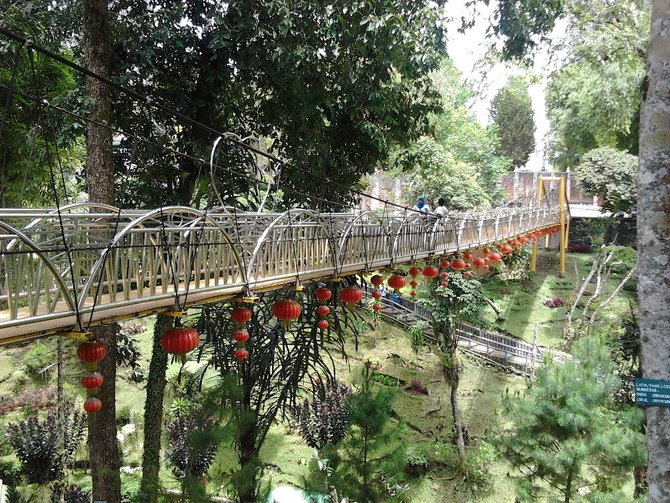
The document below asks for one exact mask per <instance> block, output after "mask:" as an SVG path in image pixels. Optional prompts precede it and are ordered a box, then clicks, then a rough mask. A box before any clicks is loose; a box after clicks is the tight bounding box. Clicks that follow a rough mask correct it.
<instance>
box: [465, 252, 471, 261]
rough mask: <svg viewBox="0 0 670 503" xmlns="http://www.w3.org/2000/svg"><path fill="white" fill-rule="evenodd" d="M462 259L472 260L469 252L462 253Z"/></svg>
mask: <svg viewBox="0 0 670 503" xmlns="http://www.w3.org/2000/svg"><path fill="white" fill-rule="evenodd" d="M463 259H464V260H472V253H470V252H469V251H466V252H465V253H463Z"/></svg>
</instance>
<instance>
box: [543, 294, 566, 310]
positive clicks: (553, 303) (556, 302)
mask: <svg viewBox="0 0 670 503" xmlns="http://www.w3.org/2000/svg"><path fill="white" fill-rule="evenodd" d="M543 304H544V305H545V306H547V307H549V308H552V309H553V308H556V307H563V306H565V302H563V299H561V298H560V297H554V298H553V299H549V300H545V301H544V302H543Z"/></svg>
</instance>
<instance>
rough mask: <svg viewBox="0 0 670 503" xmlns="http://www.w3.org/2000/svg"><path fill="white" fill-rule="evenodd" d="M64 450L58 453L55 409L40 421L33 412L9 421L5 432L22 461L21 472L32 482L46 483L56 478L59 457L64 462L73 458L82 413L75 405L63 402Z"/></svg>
mask: <svg viewBox="0 0 670 503" xmlns="http://www.w3.org/2000/svg"><path fill="white" fill-rule="evenodd" d="M63 417H64V419H65V422H64V428H63V429H64V438H65V444H64V451H63V452H62V453H60V447H59V445H58V427H57V426H58V417H57V412H56V411H50V412H49V413H48V414H47V415H46V416H45V418H44V420H43V421H40V420H39V418H38V417H37V415H32V416H30V417H28V418H26V419H24V420H22V421H17V422H15V423H9V424H8V425H7V429H6V432H5V435H6V437H7V440H8V442H9V443H10V445H11V446H12V447H13V448H14V450H15V451H16V455H17V457H18V458H19V460H20V461H21V466H22V469H23V472H24V473H25V474H26V475H27V477H28V480H29V481H30V482H32V483H37V484H45V483H47V482H51V481H53V480H56V477H57V475H58V473H57V472H58V458H59V456H62V461H63V465H67V464H68V463H70V462H71V461H72V458H73V457H74V454H75V452H76V451H77V447H78V446H79V444H80V443H81V441H82V439H83V434H84V423H85V420H86V418H85V415H84V413H80V412H78V411H76V410H75V409H74V407H73V406H72V404H70V403H66V404H64V406H63Z"/></svg>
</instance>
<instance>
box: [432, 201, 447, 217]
mask: <svg viewBox="0 0 670 503" xmlns="http://www.w3.org/2000/svg"><path fill="white" fill-rule="evenodd" d="M446 203H447V202H446V201H445V200H444V197H441V198H439V199H438V200H437V207H436V208H435V212H434V213H433V215H435V216H436V217H443V216H445V215H446V214H447V208H446V207H445V206H444V205H445V204H446Z"/></svg>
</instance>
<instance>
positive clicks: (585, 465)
mask: <svg viewBox="0 0 670 503" xmlns="http://www.w3.org/2000/svg"><path fill="white" fill-rule="evenodd" d="M613 371H614V364H613V362H612V360H611V357H610V349H609V347H608V346H607V345H606V344H604V343H603V341H602V340H600V339H598V338H597V337H585V338H582V339H580V340H578V341H577V343H576V344H575V345H574V348H573V358H572V359H570V360H568V361H566V362H565V363H564V364H562V365H561V364H557V363H555V362H553V361H547V362H545V364H544V365H543V366H542V367H541V368H540V369H538V372H537V379H536V381H534V382H533V383H531V384H529V388H528V390H527V392H526V393H525V395H516V394H515V395H510V394H507V395H506V396H505V397H504V400H503V421H504V422H507V421H509V422H510V424H511V425H510V426H509V427H502V428H501V429H500V430H499V431H498V432H497V435H496V437H495V444H496V446H497V447H498V449H499V450H500V451H501V453H502V454H503V456H504V457H505V458H506V459H507V460H509V462H510V463H511V464H512V466H514V467H515V468H516V469H518V470H519V471H520V472H521V473H522V474H523V475H522V476H521V477H519V478H518V479H517V482H518V490H517V494H518V498H519V499H520V500H521V501H537V500H538V499H539V498H540V497H542V496H544V495H547V494H548V495H556V494H558V495H560V497H561V498H565V501H568V500H569V499H573V498H575V497H576V495H577V494H578V493H577V491H578V489H579V488H580V487H584V486H587V485H588V486H590V487H592V488H593V491H592V493H591V496H590V497H596V496H597V495H598V494H602V495H607V494H610V493H615V492H616V491H618V490H620V489H621V488H622V486H623V484H624V483H625V482H627V480H628V477H629V474H630V471H631V470H632V468H633V467H634V466H641V465H642V464H643V463H644V456H645V450H644V437H643V435H642V434H641V433H640V425H641V421H642V419H643V418H642V413H641V411H640V410H639V409H637V408H633V407H622V408H616V407H613V404H614V402H613V401H614V398H613V393H614V392H615V391H616V390H617V389H618V387H619V380H618V378H617V377H616V375H615V373H614V372H613Z"/></svg>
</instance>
